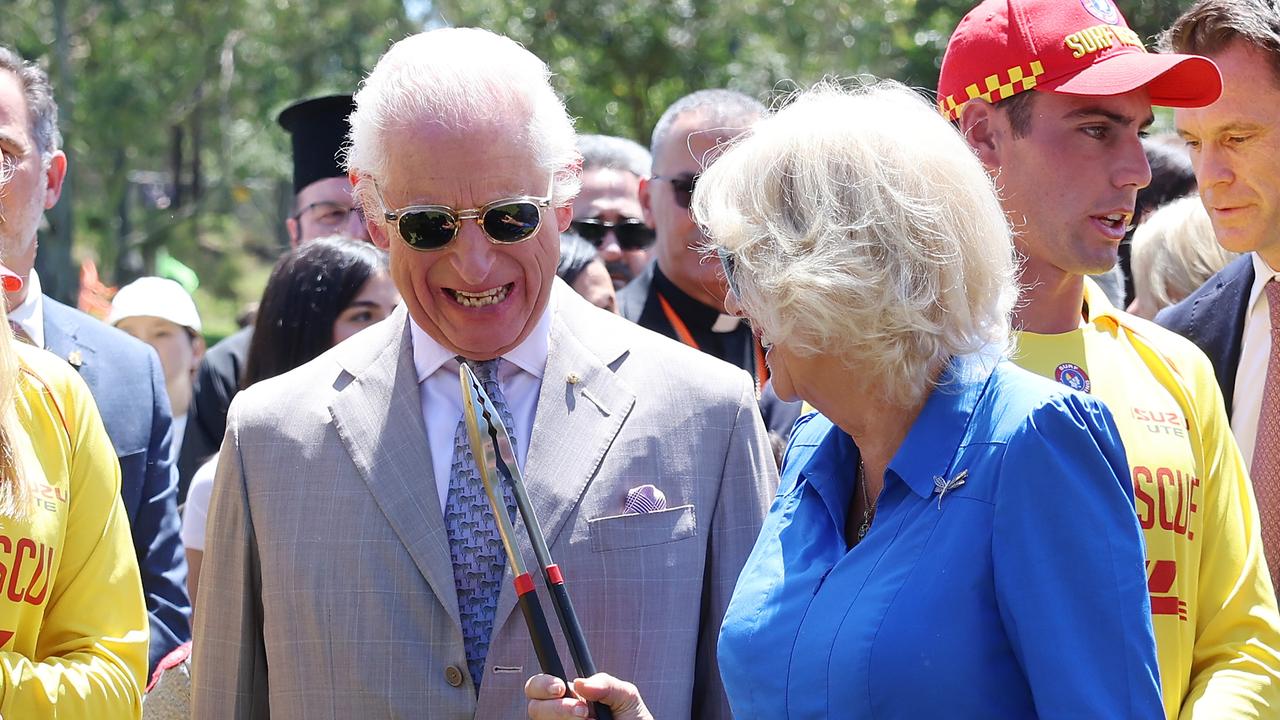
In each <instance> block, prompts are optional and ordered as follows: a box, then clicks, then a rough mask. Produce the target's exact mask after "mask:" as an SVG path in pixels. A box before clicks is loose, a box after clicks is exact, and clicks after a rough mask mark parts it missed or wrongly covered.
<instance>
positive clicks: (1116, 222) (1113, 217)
mask: <svg viewBox="0 0 1280 720" xmlns="http://www.w3.org/2000/svg"><path fill="white" fill-rule="evenodd" d="M1102 219H1103V220H1105V221H1107V222H1108V223H1110V224H1111V225H1113V226H1116V227H1119V226H1121V225H1123V224H1124V214H1122V213H1111V214H1110V215H1103V216H1102Z"/></svg>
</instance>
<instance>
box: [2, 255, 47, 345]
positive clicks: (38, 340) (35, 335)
mask: <svg viewBox="0 0 1280 720" xmlns="http://www.w3.org/2000/svg"><path fill="white" fill-rule="evenodd" d="M9 322H12V323H17V324H18V327H20V328H22V330H23V332H25V333H26V334H27V337H29V338H31V343H32V344H33V345H35V346H36V347H38V348H42V347H44V346H45V345H44V295H42V294H41V292H40V276H39V275H37V274H36V271H35V268H32V269H31V274H30V275H28V276H27V299H26V300H23V301H22V304H21V305H19V306H18V307H16V308H14V309H12V310H10V311H9Z"/></svg>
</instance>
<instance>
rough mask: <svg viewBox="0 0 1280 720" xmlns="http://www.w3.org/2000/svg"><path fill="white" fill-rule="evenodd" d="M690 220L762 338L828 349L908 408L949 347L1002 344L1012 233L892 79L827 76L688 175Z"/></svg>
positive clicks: (976, 178) (951, 133)
mask: <svg viewBox="0 0 1280 720" xmlns="http://www.w3.org/2000/svg"><path fill="white" fill-rule="evenodd" d="M694 216H695V218H696V219H697V220H698V222H699V223H701V224H702V225H703V226H704V228H705V229H706V231H707V236H708V237H709V238H710V242H711V244H712V246H713V247H717V248H722V249H723V250H724V251H725V252H727V253H728V254H729V255H730V256H731V258H732V259H733V262H734V266H735V267H736V268H737V271H736V273H735V275H736V276H737V289H738V297H737V299H738V302H739V305H740V306H741V307H742V309H743V311H744V312H745V313H746V314H747V315H748V316H749V317H750V318H751V319H752V321H753V322H754V323H756V325H757V327H759V328H760V330H761V331H762V332H763V333H764V335H765V338H766V340H768V341H770V342H773V343H782V344H785V345H786V346H787V347H788V348H789V349H791V350H793V351H795V352H797V353H799V354H801V355H813V354H817V353H826V354H831V355H835V356H837V357H838V358H839V359H840V360H841V362H842V363H843V364H844V365H845V366H846V367H848V368H850V369H852V370H856V371H857V372H859V373H863V374H868V373H874V375H873V376H874V377H878V378H880V380H881V383H880V386H881V387H882V388H884V390H883V392H884V395H885V398H886V399H888V400H889V401H891V402H898V403H901V404H910V403H913V402H916V401H918V400H919V399H920V398H922V397H923V396H924V395H925V394H926V393H927V392H928V390H929V389H930V387H931V381H932V379H933V378H934V376H935V374H936V372H937V370H938V369H939V368H941V367H943V366H944V365H945V363H946V361H947V360H948V359H949V358H951V357H953V356H958V355H966V354H972V353H977V352H979V351H989V350H991V348H992V346H995V347H996V349H997V350H998V351H1000V352H1005V351H1007V349H1008V346H1009V336H1010V325H1009V323H1010V320H1009V316H1010V312H1011V310H1012V308H1013V305H1014V302H1015V301H1016V299H1017V285H1016V282H1015V280H1014V277H1015V262H1014V253H1013V246H1012V241H1011V233H1010V229H1009V226H1008V223H1007V222H1006V220H1005V215H1004V213H1003V211H1002V210H1001V208H1000V204H999V201H998V200H997V198H996V192H995V188H994V187H993V185H992V183H991V180H990V179H989V178H988V176H987V174H986V172H985V171H984V170H983V168H982V165H981V164H980V163H979V161H978V160H977V158H976V157H975V156H974V155H973V153H972V152H971V151H970V150H969V148H968V146H967V145H966V144H965V142H964V141H963V139H962V138H961V137H960V135H959V134H958V133H957V132H956V131H955V129H954V128H952V127H951V126H950V125H948V124H947V122H946V121H945V120H943V119H942V117H941V116H939V115H938V113H937V112H936V111H935V110H934V109H933V108H932V107H930V106H929V105H928V104H927V103H926V102H925V101H924V100H923V99H922V98H921V97H920V96H918V95H916V94H915V93H914V92H913V91H911V90H910V89H908V88H907V87H905V86H903V85H901V84H898V83H896V82H892V81H880V82H876V83H873V84H868V85H863V86H859V87H855V88H842V87H840V86H838V85H836V84H834V83H831V82H826V83H822V84H819V85H817V86H815V87H813V88H812V89H810V90H808V91H805V92H802V93H799V94H798V95H796V96H795V97H794V99H793V100H792V101H791V102H790V103H789V104H787V105H786V106H785V107H784V108H783V109H781V110H779V111H777V112H776V113H774V114H773V115H771V116H769V117H767V118H766V119H764V120H761V121H760V122H758V123H757V124H756V125H755V126H754V127H753V128H752V130H750V131H749V132H748V133H747V134H745V135H744V136H742V137H741V138H740V139H739V140H738V142H737V143H736V144H735V145H733V146H732V147H730V149H729V150H728V151H727V152H725V153H724V155H723V156H722V157H721V158H720V159H719V160H718V161H717V162H716V163H715V164H714V165H712V166H711V167H710V168H709V169H708V170H707V171H706V172H705V173H704V174H703V175H702V177H701V178H700V179H699V182H698V185H697V189H696V191H695V193H694Z"/></svg>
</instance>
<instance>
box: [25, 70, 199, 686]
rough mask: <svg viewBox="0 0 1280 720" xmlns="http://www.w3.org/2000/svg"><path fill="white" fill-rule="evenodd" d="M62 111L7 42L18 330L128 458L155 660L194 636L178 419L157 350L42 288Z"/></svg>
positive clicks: (123, 466)
mask: <svg viewBox="0 0 1280 720" xmlns="http://www.w3.org/2000/svg"><path fill="white" fill-rule="evenodd" d="M61 142H62V137H61V135H60V133H59V132H58V109H57V105H56V104H55V103H54V99H53V92H52V89H51V88H50V86H49V80H48V77H47V76H46V75H45V74H44V72H43V71H42V70H40V69H39V68H38V67H36V66H35V65H32V64H29V63H27V62H25V61H24V60H23V59H22V58H21V57H20V56H19V55H18V54H17V53H15V52H13V51H12V50H9V49H8V48H4V47H0V155H2V156H3V162H0V172H3V173H4V174H5V175H6V177H7V181H6V183H5V185H4V193H3V195H0V252H2V253H3V258H4V262H5V264H7V265H8V266H9V267H10V268H12V269H13V270H14V271H15V272H17V273H18V274H19V275H22V276H23V277H24V279H25V280H26V282H25V283H23V287H22V289H21V290H19V291H18V292H16V293H7V294H6V296H5V300H6V302H7V304H8V307H9V320H10V322H11V323H12V324H13V325H14V330H15V333H16V334H17V335H18V337H20V338H23V339H25V340H27V341H29V342H31V343H33V344H35V345H37V346H40V347H44V348H46V349H48V350H49V351H50V352H53V353H55V354H56V355H58V356H59V357H62V358H65V359H66V360H67V362H69V363H70V364H71V365H72V366H73V367H75V368H77V369H78V370H79V371H80V376H81V377H82V378H84V380H85V382H86V383H87V384H88V386H89V389H90V390H91V391H92V392H93V397H94V400H95V402H97V404H98V409H99V410H100V411H101V413H102V420H103V424H104V425H105V426H106V429H107V435H108V436H110V438H111V443H112V445H113V446H114V447H115V450H116V455H117V456H118V457H119V459H120V474H121V485H120V493H121V496H122V498H123V500H124V506H125V511H126V512H127V514H128V517H129V524H130V528H131V531H132V534H133V544H134V550H135V551H136V552H137V555H138V567H139V569H140V570H141V572H142V588H143V591H144V592H145V594H146V600H147V612H148V614H149V616H150V622H151V650H150V667H153V668H154V667H155V665H156V663H157V662H158V661H159V660H160V659H161V658H162V657H164V656H165V655H166V654H168V653H169V652H170V651H172V650H173V649H174V648H175V647H177V646H178V645H180V644H182V643H184V642H186V641H188V640H190V639H191V602H190V600H188V599H187V591H186V576H187V566H186V561H185V559H184V556H183V553H182V543H181V541H180V539H179V537H178V512H177V507H176V505H175V498H176V492H177V486H176V481H175V476H174V473H173V464H172V462H171V460H170V456H169V443H170V432H171V424H172V418H171V416H170V410H169V397H168V395H167V394H166V392H165V386H164V375H163V373H162V372H161V371H160V361H159V359H158V358H157V357H156V354H155V351H154V350H152V349H151V348H150V346H148V345H146V344H145V343H143V342H141V341H139V340H135V339H134V338H132V337H129V336H128V335H127V334H125V333H124V332H121V331H119V330H116V329H115V328H112V327H108V326H107V325H106V324H104V323H101V322H99V321H97V320H95V319H93V318H91V317H89V316H88V315H85V314H84V313H82V312H79V311H77V310H74V309H72V308H69V307H67V306H65V305H63V304H62V303H59V302H57V301H55V300H53V299H52V298H49V297H45V296H43V295H42V294H41V292H40V279H39V277H38V276H37V275H36V273H35V270H34V268H33V266H34V263H35V256H36V245H37V242H36V231H37V229H38V227H39V224H40V218H41V216H42V215H43V213H44V211H45V210H46V209H48V208H51V207H53V206H54V204H55V203H57V201H58V197H59V195H60V194H61V192H62V181H63V180H64V178H65V177H66V170H67V158H66V156H65V155H64V154H63V153H62V152H61V151H60V150H59V149H58V148H59V145H60V144H61Z"/></svg>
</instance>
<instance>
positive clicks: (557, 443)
mask: <svg viewBox="0 0 1280 720" xmlns="http://www.w3.org/2000/svg"><path fill="white" fill-rule="evenodd" d="M556 285H557V287H556V290H557V291H559V290H561V289H562V288H561V287H559V286H560V285H561V283H560V282H559V281H558V280H557V282H556ZM563 290H564V292H563V293H562V294H561V295H560V296H559V297H558V298H557V304H558V311H557V313H556V315H555V316H554V317H553V318H552V322H551V338H550V343H549V347H548V354H547V366H546V370H545V371H543V374H542V390H541V391H540V392H539V393H538V407H537V410H536V412H535V421H534V428H533V436H532V438H531V440H530V442H529V452H528V460H527V462H526V466H525V468H524V479H525V485H526V487H527V489H528V491H529V499H530V502H531V504H532V505H533V509H534V512H535V513H537V515H538V522H539V523H540V524H541V525H542V532H543V534H544V535H546V538H547V544H548V545H554V544H555V541H556V538H557V537H558V536H559V535H560V533H561V531H562V530H564V527H565V523H566V522H567V521H568V519H569V517H570V515H572V514H573V510H574V508H576V507H577V505H578V503H579V502H580V501H581V499H582V496H583V494H584V493H585V492H586V489H587V485H588V484H589V483H590V481H591V479H592V478H593V477H594V476H595V472H596V469H597V468H599V467H600V463H601V461H602V460H603V459H604V455H605V453H606V452H607V451H608V449H609V446H610V445H612V444H613V440H614V438H616V437H617V436H618V431H619V430H621V429H622V425H623V423H624V422H625V421H626V419H627V416H628V415H629V414H630V413H631V408H632V407H633V406H634V405H635V402H636V395H635V393H634V392H633V391H632V390H631V388H629V387H627V385H626V384H625V383H623V382H621V381H619V380H618V379H617V377H616V376H615V375H614V372H613V370H611V369H610V368H609V367H608V365H609V364H611V363H613V362H614V361H615V360H617V359H618V358H619V357H621V356H622V355H623V354H624V353H625V352H626V350H627V348H626V347H625V346H624V345H621V344H618V343H616V342H613V341H612V338H610V337H608V336H607V333H602V332H601V329H602V328H601V326H600V324H598V323H595V324H592V325H591V330H588V329H587V328H585V327H578V326H577V322H578V320H579V319H580V318H581V317H582V313H583V311H584V309H585V310H586V311H587V312H595V309H594V308H590V307H589V306H588V305H587V303H586V301H584V300H581V299H579V298H578V296H577V295H576V294H573V290H571V289H568V287H567V286H565V287H564V288H563ZM588 339H589V340H588ZM587 342H590V346H588V345H587V344H586V343H587ZM571 377H572V378H573V379H574V380H576V382H570V378H571ZM588 396H589V397H588ZM597 402H598V403H599V405H597ZM618 502H619V507H621V502H622V500H621V498H620V499H619V501H618ZM516 540H517V544H518V545H519V546H520V550H521V552H522V553H524V557H525V559H526V562H527V563H528V567H529V572H531V573H533V574H534V575H535V576H539V575H540V572H541V568H539V567H538V566H537V562H536V561H535V558H534V556H533V550H532V549H531V548H530V546H529V541H528V534H527V533H526V531H525V528H524V523H523V522H521V523H520V524H519V525H518V526H517V529H516ZM552 559H553V560H554V559H555V556H554V555H553V556H552ZM511 578H512V575H511V567H510V565H508V567H507V573H506V578H505V580H504V582H503V586H502V594H501V595H499V596H498V610H497V614H496V616H495V618H494V625H493V627H494V632H495V633H496V632H497V631H498V629H499V628H501V627H502V625H503V623H504V622H506V621H507V618H508V617H509V616H510V615H511V613H512V612H513V611H514V610H515V606H516V594H515V590H514V588H513V587H512V585H511ZM544 604H545V601H544ZM546 610H547V612H548V614H549V616H550V617H554V616H553V615H550V612H551V611H550V608H549V607H548V608H546ZM553 624H554V620H553ZM564 660H565V661H566V662H567V661H568V658H567V657H565V658H564Z"/></svg>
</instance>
